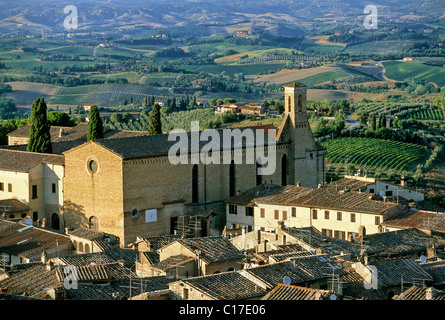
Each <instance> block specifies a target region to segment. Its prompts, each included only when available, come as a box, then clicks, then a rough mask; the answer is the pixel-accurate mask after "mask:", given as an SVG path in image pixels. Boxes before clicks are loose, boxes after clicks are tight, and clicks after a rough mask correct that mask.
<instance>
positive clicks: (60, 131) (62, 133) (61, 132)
mask: <svg viewBox="0 0 445 320" xmlns="http://www.w3.org/2000/svg"><path fill="white" fill-rule="evenodd" d="M64 134H65V131H64V130H63V128H60V130H59V138H60V137H62V136H63V135H64Z"/></svg>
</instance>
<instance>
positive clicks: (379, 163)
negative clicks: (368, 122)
mask: <svg viewBox="0 0 445 320" xmlns="http://www.w3.org/2000/svg"><path fill="white" fill-rule="evenodd" d="M321 145H322V146H323V147H325V148H326V160H327V162H328V163H330V164H343V165H344V164H345V163H348V164H353V165H355V166H358V167H360V168H362V169H374V170H387V169H395V170H410V169H412V168H413V167H414V168H415V166H416V165H417V164H419V163H421V162H422V160H423V159H424V157H425V154H426V149H425V148H423V147H421V146H419V145H415V144H410V143H403V142H397V141H389V140H379V139H372V138H338V139H334V140H328V141H324V142H322V143H321Z"/></svg>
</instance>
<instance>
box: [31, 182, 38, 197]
mask: <svg viewBox="0 0 445 320" xmlns="http://www.w3.org/2000/svg"><path fill="white" fill-rule="evenodd" d="M32 198H33V199H37V185H33V186H32Z"/></svg>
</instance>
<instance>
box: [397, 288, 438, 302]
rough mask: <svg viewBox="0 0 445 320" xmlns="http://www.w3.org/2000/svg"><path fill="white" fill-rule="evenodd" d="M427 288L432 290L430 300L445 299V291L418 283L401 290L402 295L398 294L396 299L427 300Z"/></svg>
mask: <svg viewBox="0 0 445 320" xmlns="http://www.w3.org/2000/svg"><path fill="white" fill-rule="evenodd" d="M428 290H431V292H432V299H431V300H445V291H443V290H437V289H435V288H429V287H425V286H419V285H415V286H412V287H410V288H408V289H407V290H405V291H404V292H403V295H399V296H398V297H397V298H396V300H427V291H428Z"/></svg>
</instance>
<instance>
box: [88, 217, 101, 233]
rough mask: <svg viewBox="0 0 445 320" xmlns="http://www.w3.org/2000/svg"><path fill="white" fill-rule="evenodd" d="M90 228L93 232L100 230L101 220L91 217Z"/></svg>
mask: <svg viewBox="0 0 445 320" xmlns="http://www.w3.org/2000/svg"><path fill="white" fill-rule="evenodd" d="M88 227H89V228H90V229H91V230H99V219H97V218H96V217H95V216H92V217H90V219H89V220H88Z"/></svg>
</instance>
